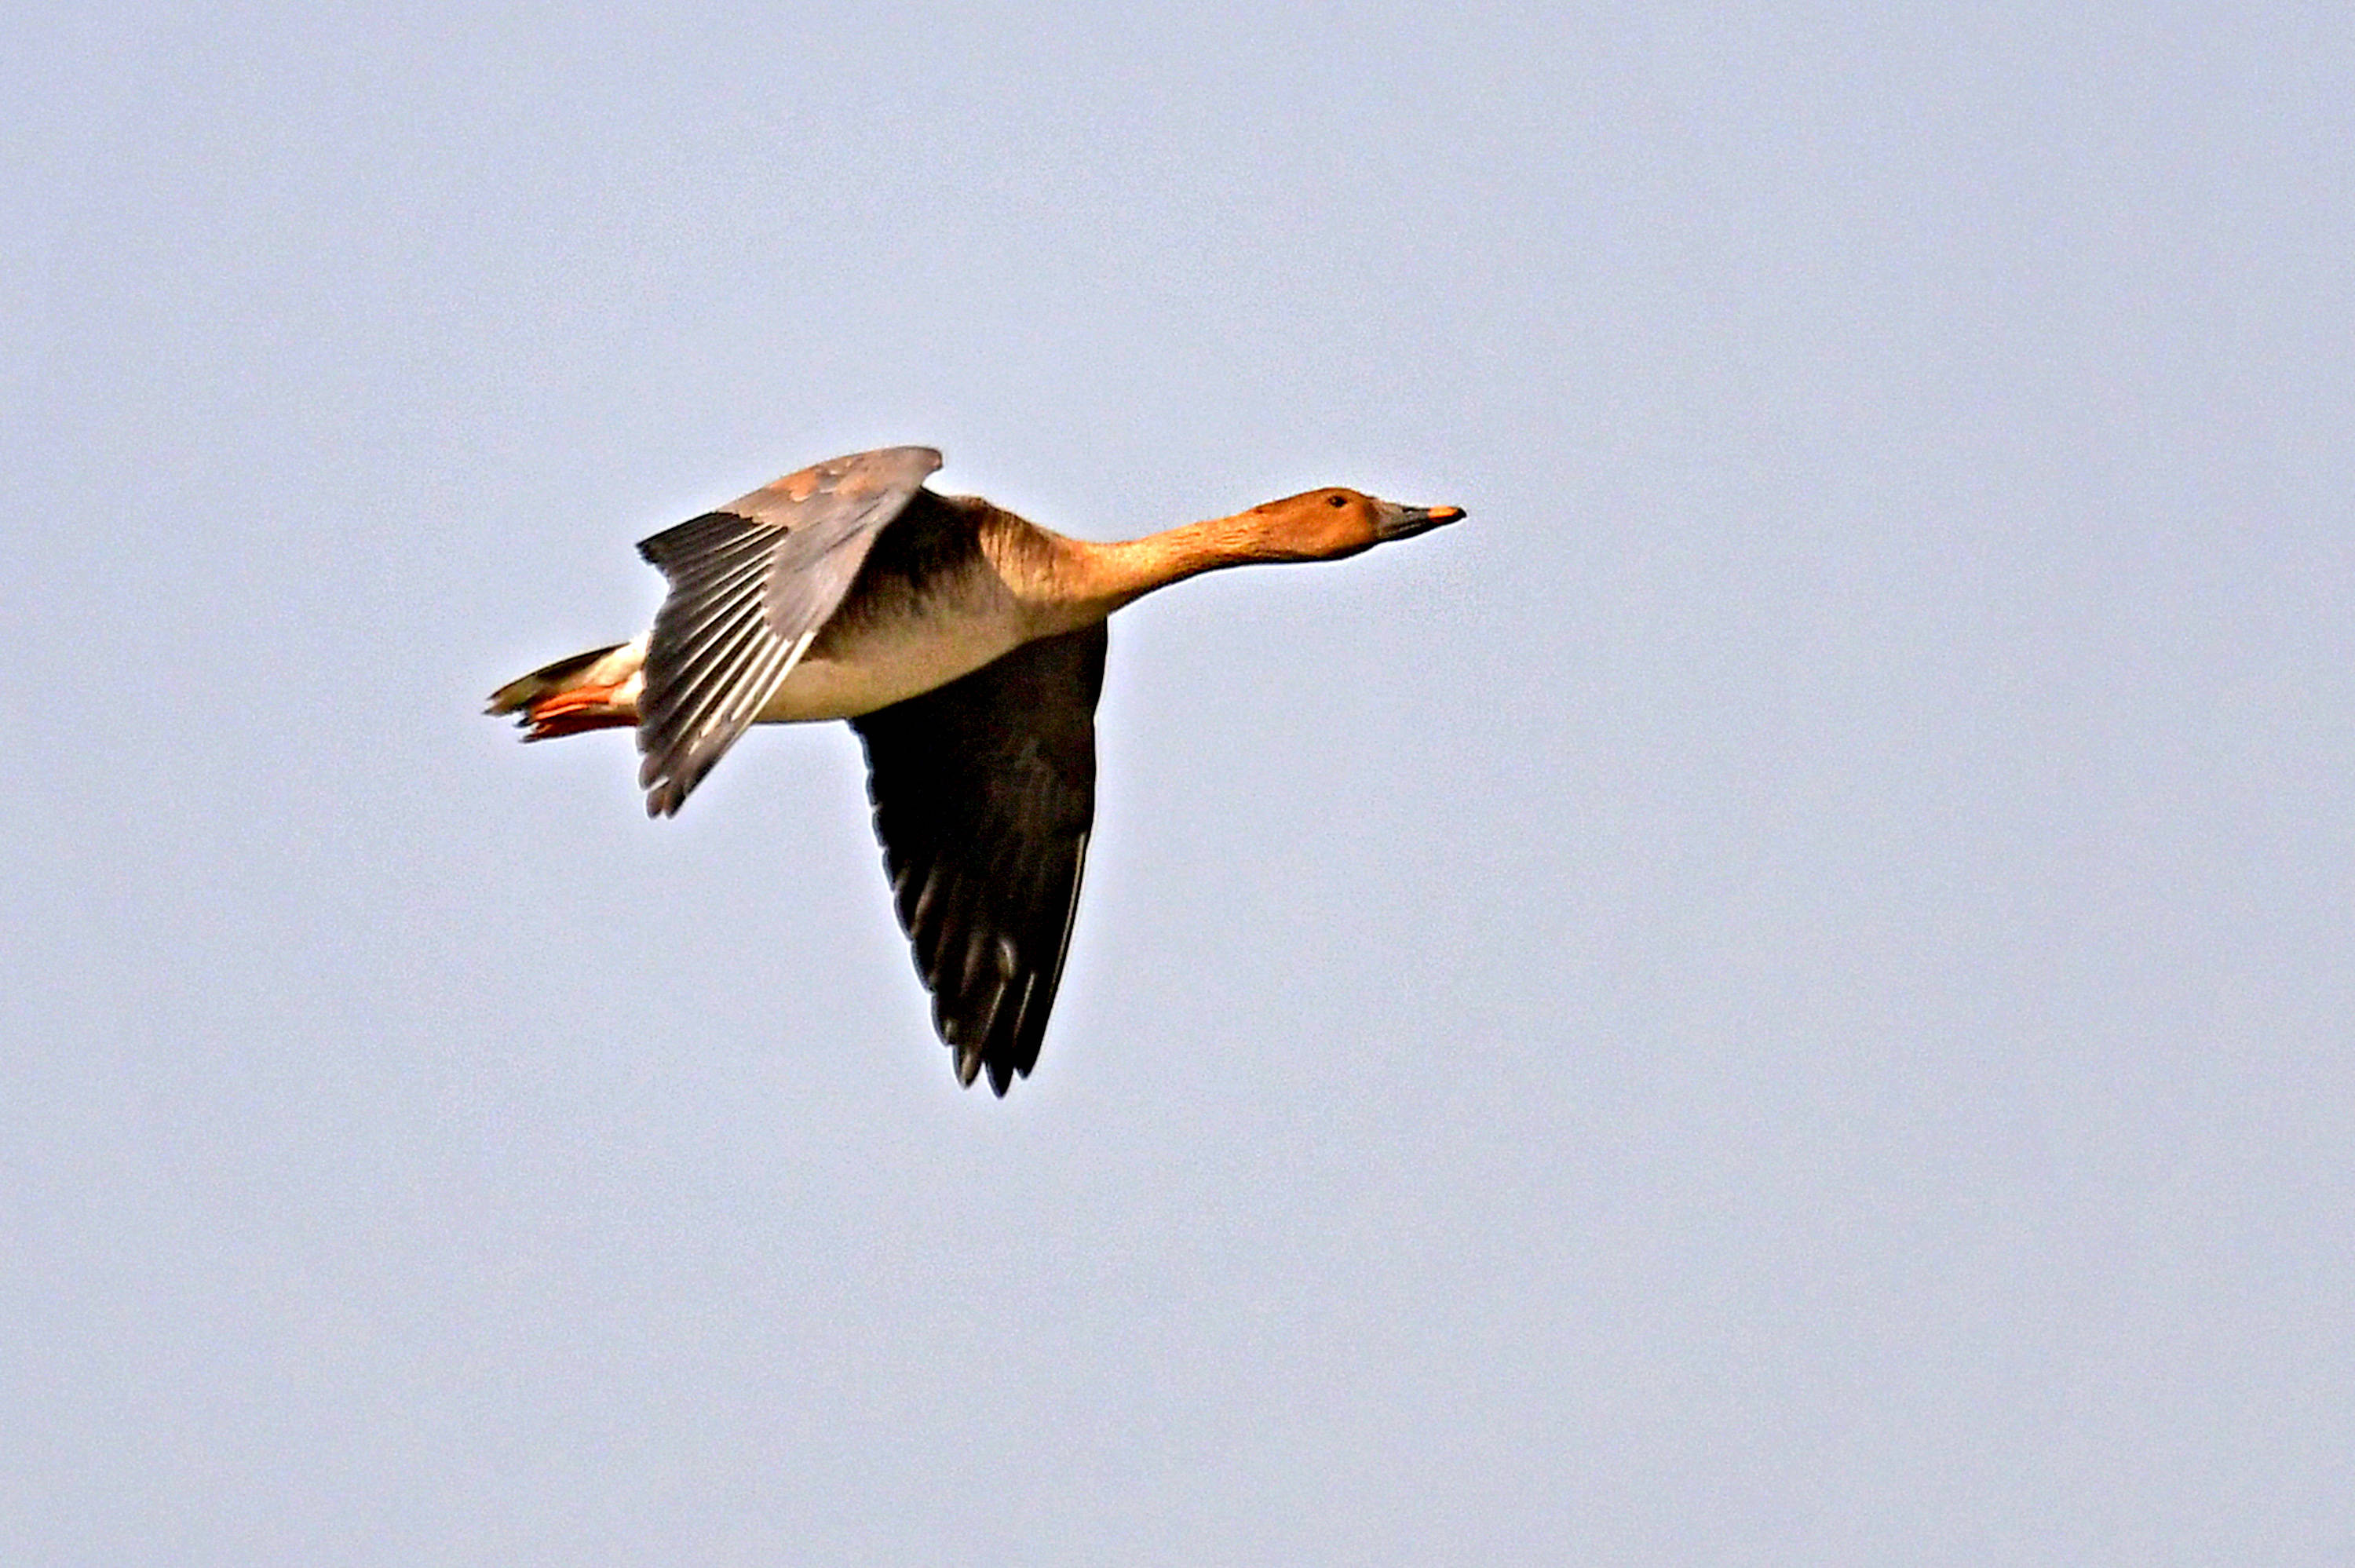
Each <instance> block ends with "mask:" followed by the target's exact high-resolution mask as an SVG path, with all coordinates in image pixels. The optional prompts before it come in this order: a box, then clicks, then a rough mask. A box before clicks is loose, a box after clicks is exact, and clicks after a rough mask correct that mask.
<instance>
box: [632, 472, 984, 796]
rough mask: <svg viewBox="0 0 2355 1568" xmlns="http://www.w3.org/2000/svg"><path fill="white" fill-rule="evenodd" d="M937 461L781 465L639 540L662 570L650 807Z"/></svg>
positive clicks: (746, 704) (770, 684)
mask: <svg viewBox="0 0 2355 1568" xmlns="http://www.w3.org/2000/svg"><path fill="white" fill-rule="evenodd" d="M940 466H941V454H940V453H938V452H936V451H933V450H932V449H931V448H929V447H886V448H884V449H882V450H879V451H871V452H859V453H858V454H856V455H855V456H851V457H842V458H836V459H834V460H833V461H830V462H822V463H819V464H817V465H816V466H815V467H814V468H805V469H803V470H802V471H800V472H798V473H789V474H787V475H786V476H785V477H784V478H783V479H781V480H778V481H777V482H775V483H773V484H769V485H764V486H762V488H761V489H759V490H756V491H754V492H752V493H751V494H750V495H746V496H743V497H741V498H740V499H738V500H736V501H732V502H730V503H729V504H727V505H726V506H723V507H721V508H720V509H719V511H717V512H707V513H705V514H703V515H702V516H700V517H696V518H691V519H689V520H688V521H687V522H685V523H682V524H679V525H678V526H677V527H676V528H669V529H666V530H664V531H663V532H662V533H659V534H656V535H655V536H654V537H653V538H651V539H648V540H646V541H645V542H644V543H643V544H641V545H640V546H638V554H640V555H641V556H645V558H646V559H647V560H648V561H650V562H652V563H653V564H654V565H655V566H656V567H660V568H661V570H662V574H663V576H665V577H668V578H669V579H670V597H669V598H667V599H665V600H663V607H662V609H660V610H659V611H658V612H657V613H656V614H655V629H654V635H653V637H652V639H651V640H650V641H649V642H648V644H647V647H646V663H645V691H644V693H643V694H641V696H640V697H639V699H638V704H639V705H638V750H639V751H640V752H642V753H644V754H645V761H644V762H643V763H641V764H640V765H639V768H638V783H639V785H640V786H641V787H642V788H643V789H645V791H646V814H647V815H649V816H670V815H673V814H674V813H676V812H677V810H678V808H679V805H680V803H681V802H682V801H684V800H686V799H687V793H688V791H690V790H692V789H694V788H695V786H696V785H697V783H698V781H700V780H701V779H702V778H703V776H704V775H705V774H706V773H709V772H710V771H711V765H712V764H713V763H715V762H718V761H719V758H720V757H721V756H722V755H723V754H724V753H725V752H726V751H727V749H728V748H729V747H730V746H732V745H734V744H735V742H736V737H737V736H740V735H742V734H743V733H744V730H745V727H746V726H749V725H750V724H751V722H752V720H753V719H754V717H755V716H757V715H759V713H760V711H761V709H762V707H763V706H765V705H767V703H768V701H769V699H770V698H771V697H773V696H774V695H775V694H776V692H777V688H778V687H779V686H782V685H783V684H784V682H785V677H786V676H787V675H789V674H791V673H793V668H794V664H795V663H796V662H798V661H799V660H800V658H801V656H802V654H803V653H805V652H807V651H808V648H809V645H810V642H811V641H812V640H813V639H814V638H815V637H816V636H817V633H818V630H819V628H821V627H823V626H824V625H825V624H826V618H827V617H829V616H831V615H832V614H833V613H834V611H835V608H836V607H837V605H839V604H840V603H841V602H842V596H843V595H844V594H845V593H847V592H848V591H849V588H850V583H851V579H852V578H853V577H857V576H858V567H859V564H860V563H861V562H862V561H864V560H865V559H866V558H867V549H868V546H869V545H871V544H873V543H874V542H875V535H877V533H879V531H881V529H882V527H883V525H884V524H887V523H889V522H890V521H891V519H893V518H894V517H897V516H898V515H899V514H900V512H901V511H903V510H905V508H906V507H907V504H908V503H909V502H910V501H911V500H912V499H913V498H914V496H915V494H916V493H917V492H918V491H919V490H921V489H922V488H923V483H924V480H925V478H926V477H927V476H928V475H930V474H931V473H932V471H934V470H936V469H938V468H939V467H940Z"/></svg>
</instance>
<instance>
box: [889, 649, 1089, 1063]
mask: <svg viewBox="0 0 2355 1568" xmlns="http://www.w3.org/2000/svg"><path fill="white" fill-rule="evenodd" d="M1105 643H1106V636H1105V631H1104V627H1103V623H1102V622H1098V623H1097V624H1096V625H1093V626H1090V627H1084V628H1082V630H1078V631H1067V632H1065V633H1063V634H1062V635H1061V636H1060V637H1050V638H1045V639H1042V640H1041V641H1037V642H1029V643H1025V644H1024V645H1023V646H1021V647H1019V648H1017V649H1016V650H1015V651H1014V652H1011V653H1008V654H1007V655H1006V657H1004V658H1003V659H1000V660H998V661H997V662H996V663H994V664H989V665H986V666H984V667H983V668H981V669H979V670H976V671H975V672H974V673H972V674H970V675H966V676H963V677H961V678H960V679H957V680H954V681H951V682H950V683H948V684H947V685H945V686H942V687H939V688H938V689H936V690H933V691H930V692H926V693H925V694H923V695H922V696H920V697H911V698H909V699H908V700H907V701H906V702H903V703H894V704H892V705H890V707H887V708H879V709H878V710H877V711H875V712H874V713H871V714H868V715H865V716H864V717H861V718H855V719H852V720H851V721H850V723H851V726H852V727H853V728H855V729H857V730H858V734H859V737H860V738H861V739H862V740H864V741H865V742H866V743H867V768H868V783H867V788H868V794H869V795H870V796H871V797H873V799H874V801H875V835H876V837H878V838H879V839H881V840H882V841H883V863H884V868H885V869H886V870H887V871H889V872H890V876H891V893H892V900H893V902H894V903H895V904H896V905H897V906H899V911H900V926H901V927H903V928H905V930H906V931H907V933H908V940H909V941H910V942H911V944H912V945H913V946H914V948H915V950H916V969H917V972H918V973H920V974H921V975H922V976H923V980H924V986H925V989H926V990H928V991H931V992H932V1022H933V1024H934V1025H935V1027H937V1028H938V1029H939V1030H940V1034H941V1038H942V1040H943V1041H944V1042H946V1043H947V1044H948V1047H949V1049H950V1050H951V1051H954V1053H955V1054H956V1073H957V1077H958V1079H959V1081H961V1082H963V1083H964V1084H967V1085H970V1084H971V1083H972V1082H973V1080H974V1076H975V1074H976V1073H978V1072H979V1071H980V1070H981V1069H982V1068H984V1067H986V1068H988V1069H989V1086H990V1087H991V1088H992V1089H994V1090H996V1092H997V1093H998V1094H1000V1095H1003V1094H1004V1093H1006V1086H1007V1084H1009V1083H1010V1082H1012V1081H1013V1078H1014V1075H1016V1074H1017V1073H1020V1074H1024V1075H1028V1073H1029V1071H1030V1068H1031V1066H1032V1065H1034V1064H1035V1063H1037V1061H1038V1060H1039V1041H1040V1040H1041V1039H1043V1038H1044V1037H1045V1035H1046V1033H1047V1014H1048V1013H1049V1012H1050V1011H1051V1010H1052V1009H1053V1007H1054V1005H1055V988H1056V987H1057V986H1058V985H1059V984H1060V983H1061V981H1062V978H1063V954H1064V952H1065V950H1066V948H1068V947H1069V946H1070V944H1071V916H1072V915H1073V914H1074V913H1075V912H1076V911H1077V910H1078V908H1079V905H1080V874H1081V871H1082V868H1083V867H1084V866H1085V864H1086V863H1087V857H1088V830H1089V828H1090V826H1091V825H1092V823H1093V822H1094V821H1095V810H1096V728H1095V711H1096V697H1097V695H1098V694H1100V693H1102V691H1103V667H1104V647H1105Z"/></svg>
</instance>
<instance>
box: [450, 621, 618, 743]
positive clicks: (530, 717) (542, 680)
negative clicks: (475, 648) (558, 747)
mask: <svg viewBox="0 0 2355 1568" xmlns="http://www.w3.org/2000/svg"><path fill="white" fill-rule="evenodd" d="M644 652H645V651H644V650H643V649H642V648H641V647H639V646H638V645H637V644H635V643H630V642H616V643H614V644H613V646H612V647H610V648H600V649H597V650H595V651H594V652H588V653H575V654H574V655H573V656H572V657H571V658H570V659H559V660H558V661H557V662H555V663H553V664H544V665H542V666H540V667H539V668H538V669H537V670H534V671H533V672H532V673H530V674H528V675H526V676H524V677H522V678H521V679H519V680H514V681H509V682H508V683H506V685H504V686H501V687H500V688H499V689H498V690H497V691H496V692H493V693H492V694H491V705H490V706H489V707H488V708H487V709H485V712H487V713H491V714H516V715H519V716H518V718H517V723H518V724H520V725H521V726H523V728H524V730H525V731H526V732H527V733H526V734H525V736H524V739H526V740H553V739H555V738H556V737H557V736H563V735H579V734H581V732H582V731H584V730H591V729H625V728H634V727H635V726H636V725H637V722H638V705H637V693H638V680H637V674H638V665H639V662H640V660H641V659H642V658H643V657H644Z"/></svg>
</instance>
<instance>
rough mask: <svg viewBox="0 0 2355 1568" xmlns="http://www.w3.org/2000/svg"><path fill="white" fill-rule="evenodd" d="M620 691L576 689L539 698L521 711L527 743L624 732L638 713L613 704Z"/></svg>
mask: <svg viewBox="0 0 2355 1568" xmlns="http://www.w3.org/2000/svg"><path fill="white" fill-rule="evenodd" d="M620 690H621V687H620V686H618V685H613V686H575V687H573V688H572V689H571V690H570V691H564V692H559V693H557V694H555V695H554V696H552V697H542V698H540V699H539V701H538V702H536V703H534V704H532V705H530V706H529V707H527V708H526V709H525V710H524V727H525V729H526V730H527V731H528V732H529V733H528V734H527V735H526V736H524V738H525V739H526V740H554V739H555V738H556V737H557V736H564V735H580V734H581V733H583V732H584V731H587V730H592V729H627V728H629V727H630V726H634V725H635V724H636V723H637V722H638V714H637V709H636V708H634V707H633V706H632V705H629V704H626V703H617V702H615V701H614V700H613V696H614V694H615V693H617V692H619V691H620Z"/></svg>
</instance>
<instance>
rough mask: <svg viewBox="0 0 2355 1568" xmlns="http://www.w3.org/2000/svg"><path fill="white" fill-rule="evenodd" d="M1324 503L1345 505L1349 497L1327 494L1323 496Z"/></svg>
mask: <svg viewBox="0 0 2355 1568" xmlns="http://www.w3.org/2000/svg"><path fill="white" fill-rule="evenodd" d="M1325 504H1326V505H1327V506H1347V505H1348V504H1349V498H1348V496H1346V495H1328V496H1327V497H1326V498H1325Z"/></svg>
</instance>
